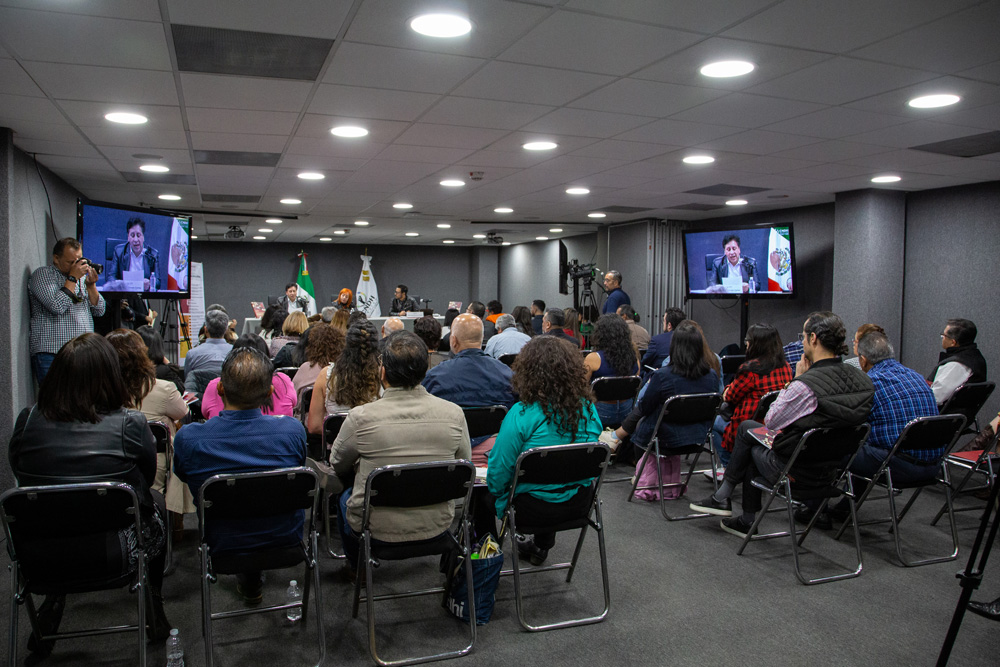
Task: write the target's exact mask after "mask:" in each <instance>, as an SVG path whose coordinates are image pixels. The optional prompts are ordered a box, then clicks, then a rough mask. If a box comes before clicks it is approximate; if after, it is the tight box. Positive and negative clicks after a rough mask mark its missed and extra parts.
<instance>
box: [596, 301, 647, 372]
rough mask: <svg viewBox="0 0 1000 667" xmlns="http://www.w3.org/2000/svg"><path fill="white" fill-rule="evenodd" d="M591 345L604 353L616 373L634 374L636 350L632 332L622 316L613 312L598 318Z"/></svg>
mask: <svg viewBox="0 0 1000 667" xmlns="http://www.w3.org/2000/svg"><path fill="white" fill-rule="evenodd" d="M590 345H591V347H592V348H593V350H594V352H603V353H604V359H605V360H606V361H607V362H608V365H609V366H611V368H612V369H613V370H614V372H615V375H632V374H633V373H634V372H635V366H636V364H637V362H636V350H635V346H634V345H632V334H631V333H630V332H629V330H628V325H627V324H625V320H623V319H622V318H620V317H618V316H617V315H612V314H611V313H605V314H604V315H601V316H600V317H599V318H597V323H596V324H594V333H592V334H591V335H590Z"/></svg>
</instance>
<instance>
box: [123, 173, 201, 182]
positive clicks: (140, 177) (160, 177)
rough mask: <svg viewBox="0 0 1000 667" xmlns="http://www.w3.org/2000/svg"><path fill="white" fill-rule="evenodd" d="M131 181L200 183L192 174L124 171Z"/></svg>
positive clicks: (124, 174)
mask: <svg viewBox="0 0 1000 667" xmlns="http://www.w3.org/2000/svg"><path fill="white" fill-rule="evenodd" d="M122 176H124V177H125V180H126V181H128V182H129V183H163V184H169V185H198V182H197V181H196V180H195V178H194V176H192V175H190V174H147V173H146V172H144V171H123V172H122Z"/></svg>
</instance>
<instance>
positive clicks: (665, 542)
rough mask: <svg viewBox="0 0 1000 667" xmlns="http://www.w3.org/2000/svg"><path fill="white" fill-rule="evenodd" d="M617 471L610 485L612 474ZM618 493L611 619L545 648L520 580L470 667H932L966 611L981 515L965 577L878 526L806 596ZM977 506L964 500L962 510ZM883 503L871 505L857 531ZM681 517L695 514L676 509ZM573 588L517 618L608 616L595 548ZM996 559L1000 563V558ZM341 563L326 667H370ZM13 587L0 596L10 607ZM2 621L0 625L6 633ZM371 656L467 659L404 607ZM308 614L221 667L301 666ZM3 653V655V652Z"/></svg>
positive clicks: (909, 533)
mask: <svg viewBox="0 0 1000 667" xmlns="http://www.w3.org/2000/svg"><path fill="white" fill-rule="evenodd" d="M619 475H620V472H619V473H615V474H614V475H612V476H619ZM710 489H711V486H710V482H709V481H708V480H707V479H705V478H703V477H702V478H699V479H697V480H696V481H695V482H693V484H692V489H691V491H690V492H689V496H691V497H694V498H701V497H702V496H704V495H707V493H708V492H709V491H710ZM627 492H628V488H627V485H626V484H611V485H607V486H606V487H605V489H604V491H603V493H602V496H603V499H604V518H605V523H606V534H607V551H608V558H609V561H610V564H611V613H610V616H609V618H608V619H607V620H606V621H605V622H603V623H601V624H597V625H590V626H585V627H580V628H570V629H565V630H556V631H552V632H546V633H537V634H536V633H527V632H524V631H523V630H522V629H521V627H520V626H519V624H518V622H517V615H516V611H515V605H514V593H513V582H512V579H511V578H509V577H507V578H504V579H502V580H501V582H500V585H499V588H498V592H497V602H496V608H495V611H494V614H493V619H492V621H491V622H490V623H489V625H487V626H485V627H481V628H479V632H478V637H477V640H476V646H475V648H474V650H473V652H472V654H471V655H470V656H468V657H466V658H463V659H462V661H463V662H466V663H470V664H471V663H473V662H475V663H476V664H478V665H501V664H507V665H511V664H518V665H535V664H537V665H546V666H547V667H560V666H563V665H565V666H566V667H577V666H578V665H581V664H597V665H600V664H607V665H632V664H636V665H637V664H647V665H671V664H676V665H692V664H698V665H734V664H749V665H758V664H760V665H763V664H767V665H773V666H778V665H870V664H873V663H879V664H898V665H930V664H933V663H934V661H935V660H936V659H937V654H938V651H939V649H940V646H941V642H942V640H943V639H944V636H945V632H946V630H947V627H948V624H949V622H950V619H951V615H952V613H953V611H954V608H955V604H956V601H957V599H958V595H959V586H958V581H957V580H956V579H955V576H954V575H955V573H956V572H957V571H959V570H960V569H962V568H963V567H964V566H965V559H966V558H967V557H968V549H969V547H970V545H971V543H972V541H973V538H974V536H975V533H976V529H977V528H978V521H979V512H964V513H961V514H959V515H958V526H959V536H960V539H961V545H962V552H961V553H960V554H959V559H958V560H957V561H953V562H948V563H942V564H937V565H930V566H926V567H918V568H903V567H901V566H899V565H898V564H896V562H895V560H894V548H893V543H892V538H891V535H889V533H888V532H887V531H886V528H885V527H872V528H866V529H863V532H862V537H863V547H864V572H863V573H862V575H861V576H860V577H858V578H856V579H851V580H847V581H839V582H833V583H829V584H824V585H820V586H803V585H802V584H800V583H799V582H798V581H797V580H796V578H795V576H794V574H793V571H792V560H791V548H790V544H789V541H788V540H787V539H783V540H774V541H769V542H761V543H755V544H752V545H750V546H749V547H748V549H747V551H746V552H745V553H744V555H743V556H736V554H735V550H736V548H737V546H738V545H739V540H737V538H735V537H733V536H731V535H728V534H726V533H724V532H722V531H721V530H720V529H719V527H718V520H717V519H696V520H692V521H682V522H672V523H668V522H666V521H665V520H664V519H663V518H662V517H661V515H660V512H659V507H658V505H656V504H652V503H645V502H638V501H637V502H633V503H626V502H625V496H626V494H627ZM940 501H941V496H940V495H939V494H936V493H934V494H925V497H923V498H922V499H921V500H920V502H919V503H918V505H917V506H916V509H915V511H914V513H913V514H912V516H908V517H907V519H906V521H905V522H904V524H903V527H904V532H903V535H904V537H905V539H906V540H907V542H908V543H909V544H911V545H913V547H914V548H915V550H916V552H917V553H918V554H919V553H920V552H921V551H923V552H925V553H926V552H927V551H928V550H936V551H937V552H938V553H940V552H942V551H946V550H947V549H948V547H949V541H948V532H947V527H946V526H947V524H946V522H945V523H942V524H941V525H940V526H939V527H936V528H931V527H929V526H928V525H927V524H928V520H929V518H930V516H932V515H933V512H934V511H936V510H937V508H938V506H939V504H940ZM970 502H971V501H966V504H969V503H970ZM886 506H887V503H886V502H885V501H884V500H883V501H880V502H879V501H872V504H870V505H868V506H866V507H865V509H864V510H863V517H872V516H875V515H876V514H877V512H878V511H880V510H882V509H884V508H885V507H886ZM671 507H672V508H673V511H674V512H675V513H678V514H680V513H685V512H686V511H687V502H686V501H674V502H673V503H671ZM784 519H785V515H784V514H783V513H780V514H777V513H776V514H772V515H770V516H769V517H768V519H767V520H766V523H765V528H770V529H777V528H779V527H780V524H781V522H782V521H783V520H784ZM187 527H188V531H187V535H186V539H185V540H184V541H183V542H182V543H180V544H178V545H176V546H175V549H176V550H175V560H176V563H177V569H176V572H174V573H173V574H172V575H171V576H169V577H168V578H167V579H166V581H165V584H164V595H165V598H166V604H167V614H168V616H169V618H170V620H171V621H172V623H173V624H174V625H175V626H176V627H177V628H179V629H180V633H181V637H182V638H183V641H184V645H185V652H186V664H187V665H189V666H192V665H203V664H205V654H204V643H203V641H202V637H201V630H200V615H201V602H200V593H199V584H198V557H197V550H196V548H195V538H196V531H195V523H194V517H193V516H189V517H188V518H187ZM831 536H832V534H831V533H829V532H822V531H816V532H814V533H813V534H812V535H810V536H809V539H808V540H807V541H806V543H805V550H804V553H803V566H804V567H805V568H806V569H807V572H808V573H810V574H812V573H816V574H819V573H823V572H831V571H833V569H835V568H836V567H838V566H839V565H847V564H849V563H850V559H851V558H852V557H853V555H854V550H853V546H852V544H851V540H850V537H849V536H850V533H848V534H847V535H845V537H844V538H843V539H842V540H841V542H840V543H836V542H833V540H832V539H831ZM574 543H575V534H568V533H567V534H562V535H560V538H559V540H558V543H557V545H556V548H555V549H554V550H553V553H552V554H551V555H550V559H554V558H565V559H568V558H569V556H570V555H571V552H572V546H573V544H574ZM583 554H584V555H583V557H582V558H581V566H580V569H579V571H578V573H577V574H576V575H575V576H574V579H573V582H572V583H571V584H569V585H567V584H566V583H565V581H564V578H563V577H561V576H560V575H559V574H553V573H549V574H541V575H533V576H530V577H526V578H525V579H524V581H525V585H526V586H527V587H529V588H530V591H531V593H530V594H528V595H527V596H526V599H525V609H526V613H527V614H529V616H530V617H531V619H532V620H533V621H534V622H544V621H548V620H554V619H556V618H558V617H561V616H563V617H564V616H565V615H569V614H574V613H578V614H592V613H595V612H596V611H598V610H599V609H600V570H599V562H598V558H597V541H596V539H594V535H593V533H591V534H590V535H588V537H587V540H586V543H585V544H584V551H583ZM994 560H995V561H1000V556H997V557H996V558H995V559H994ZM342 562H343V561H334V560H332V559H330V558H328V557H325V556H324V558H323V559H322V561H321V568H322V581H323V586H322V589H323V590H322V593H323V614H322V620H323V624H324V627H325V630H326V647H327V659H326V664H328V665H368V664H373V663H372V660H371V658H370V657H369V654H368V630H367V620H366V615H365V612H364V608H363V607H362V611H361V614H360V615H359V618H358V619H352V618H351V595H352V588H351V586H350V584H349V583H348V582H347V580H346V578H344V576H343V573H342V572H341V568H342ZM436 565H437V562H436V560H433V561H432V560H427V561H423V562H418V563H412V564H411V563H394V562H387V563H384V564H383V566H382V567H380V568H378V569H377V570H376V571H375V576H376V590H377V591H379V592H382V591H383V590H396V589H397V588H399V589H402V588H403V587H406V586H410V585H411V584H414V583H416V584H418V585H419V584H421V583H422V584H424V585H433V584H436V583H437V581H436V578H435V577H434V573H435V572H436ZM292 578H295V579H298V580H299V581H300V582H301V580H302V571H301V570H285V571H274V572H270V573H268V580H267V583H266V585H265V602H268V601H278V600H283V599H284V596H285V589H286V588H287V586H288V580H289V579H292ZM9 586H10V583H9V578H5V580H4V583H3V584H2V585H0V587H2V590H3V593H4V596H5V599H9V592H10V591H9ZM997 596H1000V562H994V563H991V566H990V567H989V568H988V569H987V573H986V577H985V581H984V583H983V587H982V589H981V590H980V591H978V592H977V593H976V595H975V596H974V598H975V599H987V600H990V599H993V598H995V597H997ZM213 605H214V606H215V609H217V610H218V609H223V608H238V607H239V606H240V603H239V602H238V599H237V597H236V595H235V583H234V581H233V578H232V577H223V578H221V580H220V582H219V584H217V585H215V586H213ZM8 615H9V605H7V604H4V605H3V612H2V615H0V621H2V622H3V624H4V627H6V624H7V623H8V622H9V616H8ZM133 618H134V603H133V602H132V598H131V597H130V595H129V594H128V593H127V592H125V591H124V590H123V591H111V592H105V593H100V594H88V595H80V596H75V597H71V598H70V599H69V602H68V605H67V611H66V615H65V617H64V621H63V625H62V628H61V629H63V630H70V629H73V628H81V627H83V626H85V625H87V624H88V623H100V622H105V621H110V622H125V621H129V620H132V619H133ZM20 619H21V622H20V631H19V636H18V652H19V657H20V660H21V661H23V658H24V657H25V656H26V655H27V651H26V648H25V645H26V643H27V638H28V634H29V625H28V620H27V613H26V612H25V611H24V610H23V608H22V610H21V613H20ZM377 619H378V624H379V631H378V635H377V638H378V642H379V651H380V655H381V656H382V657H383V658H386V659H390V660H391V659H398V658H401V657H405V656H407V655H413V654H415V653H418V652H434V651H437V650H442V649H447V648H448V647H455V646H460V645H462V644H461V642H463V641H464V635H463V631H465V630H467V627H466V626H463V625H462V624H461V623H459V622H458V621H456V620H454V619H452V618H451V617H449V616H447V615H446V613H445V612H444V610H443V609H442V608H441V606H440V601H439V598H436V597H425V598H410V599H406V600H400V601H388V602H381V603H377ZM314 620H315V615H311V616H310V617H309V622H308V624H307V625H306V626H305V627H300V626H290V625H289V624H288V623H287V621H286V620H285V618H284V614H283V613H276V614H269V615H259V616H253V617H241V618H237V619H233V620H224V621H220V622H217V623H216V624H215V639H216V648H215V659H216V663H217V664H219V665H282V666H285V665H310V664H315V661H316V658H317V655H318V651H317V647H316V642H315V632H314V631H315V625H314ZM5 649H6V647H5ZM998 655H1000V625H997V624H995V623H993V622H990V621H987V620H985V619H982V618H979V617H977V616H974V615H971V614H967V615H966V617H965V622H964V624H963V626H962V630H961V632H960V634H959V637H958V641H957V643H956V646H955V649H954V652H953V654H952V660H951V664H952V665H962V666H963V667H974V666H977V665H984V666H986V665H990V666H992V665H996V664H997V660H998V659H997V656H998ZM135 663H136V645H135V640H134V636H133V635H111V636H103V637H95V638H86V639H75V640H64V641H61V642H59V643H57V644H56V647H55V650H54V651H53V653H52V655H51V656H50V657H49V658H48V659H47V660H45V661H44V662H43V663H41V664H45V665H132V664H135ZM149 664H150V665H163V664H165V655H164V648H163V646H150V648H149Z"/></svg>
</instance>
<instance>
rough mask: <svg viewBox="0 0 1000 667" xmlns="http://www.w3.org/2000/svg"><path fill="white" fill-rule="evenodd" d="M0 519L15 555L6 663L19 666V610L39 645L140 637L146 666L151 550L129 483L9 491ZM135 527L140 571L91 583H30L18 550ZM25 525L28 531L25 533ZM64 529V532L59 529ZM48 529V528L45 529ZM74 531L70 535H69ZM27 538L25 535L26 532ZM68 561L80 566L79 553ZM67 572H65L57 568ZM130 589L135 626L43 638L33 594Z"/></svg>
mask: <svg viewBox="0 0 1000 667" xmlns="http://www.w3.org/2000/svg"><path fill="white" fill-rule="evenodd" d="M0 517H2V521H3V529H4V534H5V536H6V538H7V554H8V555H9V556H10V561H11V562H10V565H9V566H8V568H9V570H10V596H11V602H10V636H9V646H8V653H7V660H8V664H9V665H10V667H14V665H16V664H17V635H18V632H17V621H18V607H19V605H22V604H23V605H25V606H26V607H27V608H28V619H29V621H30V623H31V629H32V633H33V634H34V635H35V639H36V640H37V641H39V642H43V641H48V640H57V639H75V638H78V637H93V636H97V635H105V634H112V633H120V632H136V633H138V642H139V647H138V648H139V665H140V666H142V667H145V665H146V633H145V628H146V605H145V602H146V598H148V597H149V596H150V591H149V585H148V583H147V580H146V568H147V567H148V563H147V562H146V545H145V542H144V540H143V537H142V525H141V514H140V507H139V498H138V496H137V495H136V493H135V491H134V490H133V489H132V488H131V487H130V486H128V485H127V484H119V483H114V482H91V483H86V484H62V485H54V486H25V487H20V488H14V489H9V490H8V491H6V492H5V493H4V494H3V495H2V496H0ZM128 525H132V526H133V529H134V531H135V536H136V549H137V551H138V558H137V561H136V569H135V572H133V573H130V574H126V575H122V574H120V573H117V572H116V573H114V574H110V573H98V577H97V578H95V579H91V580H87V581H69V582H67V581H58V580H57V581H45V580H39V579H37V578H34V579H31V578H28V577H27V576H26V574H25V572H24V568H23V567H22V564H21V561H20V560H19V555H18V551H19V549H20V548H22V547H23V544H24V543H23V542H22V540H26V541H29V542H30V540H31V539H32V538H34V537H35V535H32V533H36V532H37V533H46V536H48V535H49V534H51V533H50V532H49V531H53V530H57V531H58V532H59V533H61V534H64V535H66V536H67V537H73V536H83V535H93V534H99V533H108V532H115V531H118V530H121V529H122V528H124V527H126V526H128ZM22 526H23V528H22ZM54 526H59V527H60V528H54ZM43 527H44V528H43ZM66 530H70V531H71V532H70V533H69V534H67V533H66V532H65V531H66ZM22 531H23V532H26V533H27V534H26V535H23V536H22V534H23V532H22ZM64 555H65V557H66V562H67V563H71V562H76V561H77V559H78V558H79V556H80V554H79V553H76V552H74V553H66V554H64ZM54 570H59V571H62V568H54ZM123 586H128V588H129V592H131V593H135V594H136V596H135V598H136V611H137V614H138V621H137V623H135V624H133V625H115V626H109V627H103V628H92V629H88V630H76V631H73V632H55V633H52V634H42V632H41V631H40V629H39V627H38V613H37V611H36V610H35V604H34V601H33V600H32V598H31V596H32V594H38V595H44V594H65V593H83V592H92V591H102V590H109V589H114V588H121V587H123Z"/></svg>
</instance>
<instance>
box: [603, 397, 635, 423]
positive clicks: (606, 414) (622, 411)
mask: <svg viewBox="0 0 1000 667" xmlns="http://www.w3.org/2000/svg"><path fill="white" fill-rule="evenodd" d="M632 404H633V401H632V399H629V400H627V401H612V402H608V403H603V402H598V403H596V404H595V405H596V406H597V416H598V417H600V418H601V426H604V427H608V426H612V425H615V426H617V425H618V424H621V423H622V421H623V420H624V419H625V418H626V417H628V413H630V412H632Z"/></svg>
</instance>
